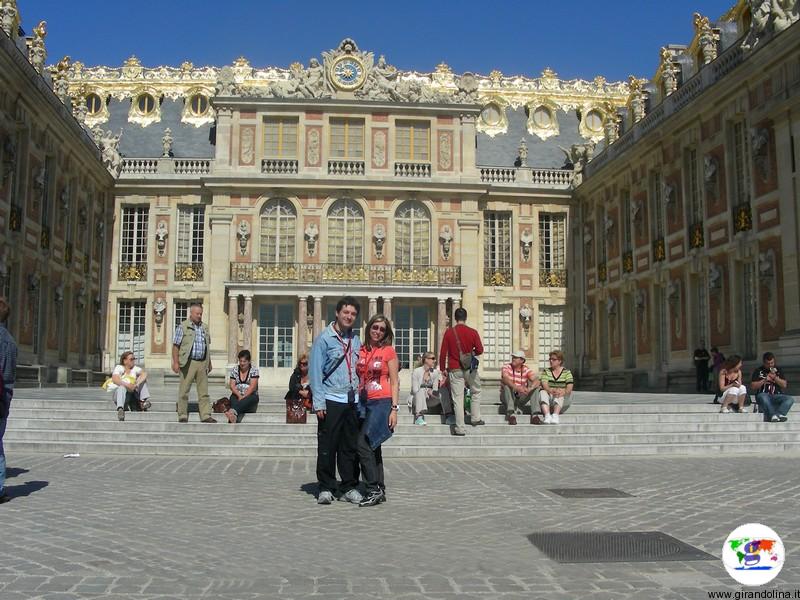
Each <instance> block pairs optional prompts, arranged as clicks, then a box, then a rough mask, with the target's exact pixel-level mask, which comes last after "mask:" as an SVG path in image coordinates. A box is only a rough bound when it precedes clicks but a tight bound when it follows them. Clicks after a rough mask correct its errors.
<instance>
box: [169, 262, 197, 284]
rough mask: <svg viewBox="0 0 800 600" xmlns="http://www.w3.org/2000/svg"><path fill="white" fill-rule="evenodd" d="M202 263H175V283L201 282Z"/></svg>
mask: <svg viewBox="0 0 800 600" xmlns="http://www.w3.org/2000/svg"><path fill="white" fill-rule="evenodd" d="M202 279H203V263H185V262H179V263H175V281H202Z"/></svg>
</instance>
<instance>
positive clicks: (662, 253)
mask: <svg viewBox="0 0 800 600" xmlns="http://www.w3.org/2000/svg"><path fill="white" fill-rule="evenodd" d="M666 258H667V247H666V245H665V244H664V238H658V239H657V240H653V262H661V261H662V260H666Z"/></svg>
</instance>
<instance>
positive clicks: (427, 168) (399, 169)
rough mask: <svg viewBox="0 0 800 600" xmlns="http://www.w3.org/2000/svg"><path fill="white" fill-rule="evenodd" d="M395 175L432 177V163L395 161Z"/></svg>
mask: <svg viewBox="0 0 800 600" xmlns="http://www.w3.org/2000/svg"><path fill="white" fill-rule="evenodd" d="M394 176H395V177H430V176H431V163H412V162H396V163H394Z"/></svg>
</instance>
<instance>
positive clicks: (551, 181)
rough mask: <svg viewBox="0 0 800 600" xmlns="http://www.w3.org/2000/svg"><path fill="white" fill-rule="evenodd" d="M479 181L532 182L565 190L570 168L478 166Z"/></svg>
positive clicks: (570, 173) (568, 180) (504, 183)
mask: <svg viewBox="0 0 800 600" xmlns="http://www.w3.org/2000/svg"><path fill="white" fill-rule="evenodd" d="M478 169H479V171H480V178H481V183H491V184H493V185H510V184H532V185H535V186H538V187H546V188H556V189H562V190H566V189H568V188H569V186H570V185H571V184H572V175H573V172H572V170H571V169H531V168H529V167H478Z"/></svg>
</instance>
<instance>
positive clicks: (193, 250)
mask: <svg viewBox="0 0 800 600" xmlns="http://www.w3.org/2000/svg"><path fill="white" fill-rule="evenodd" d="M205 216H206V207H205V206H180V207H178V249H177V256H176V259H177V260H176V262H179V263H202V262H203V243H204V235H205V227H206V223H205Z"/></svg>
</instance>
